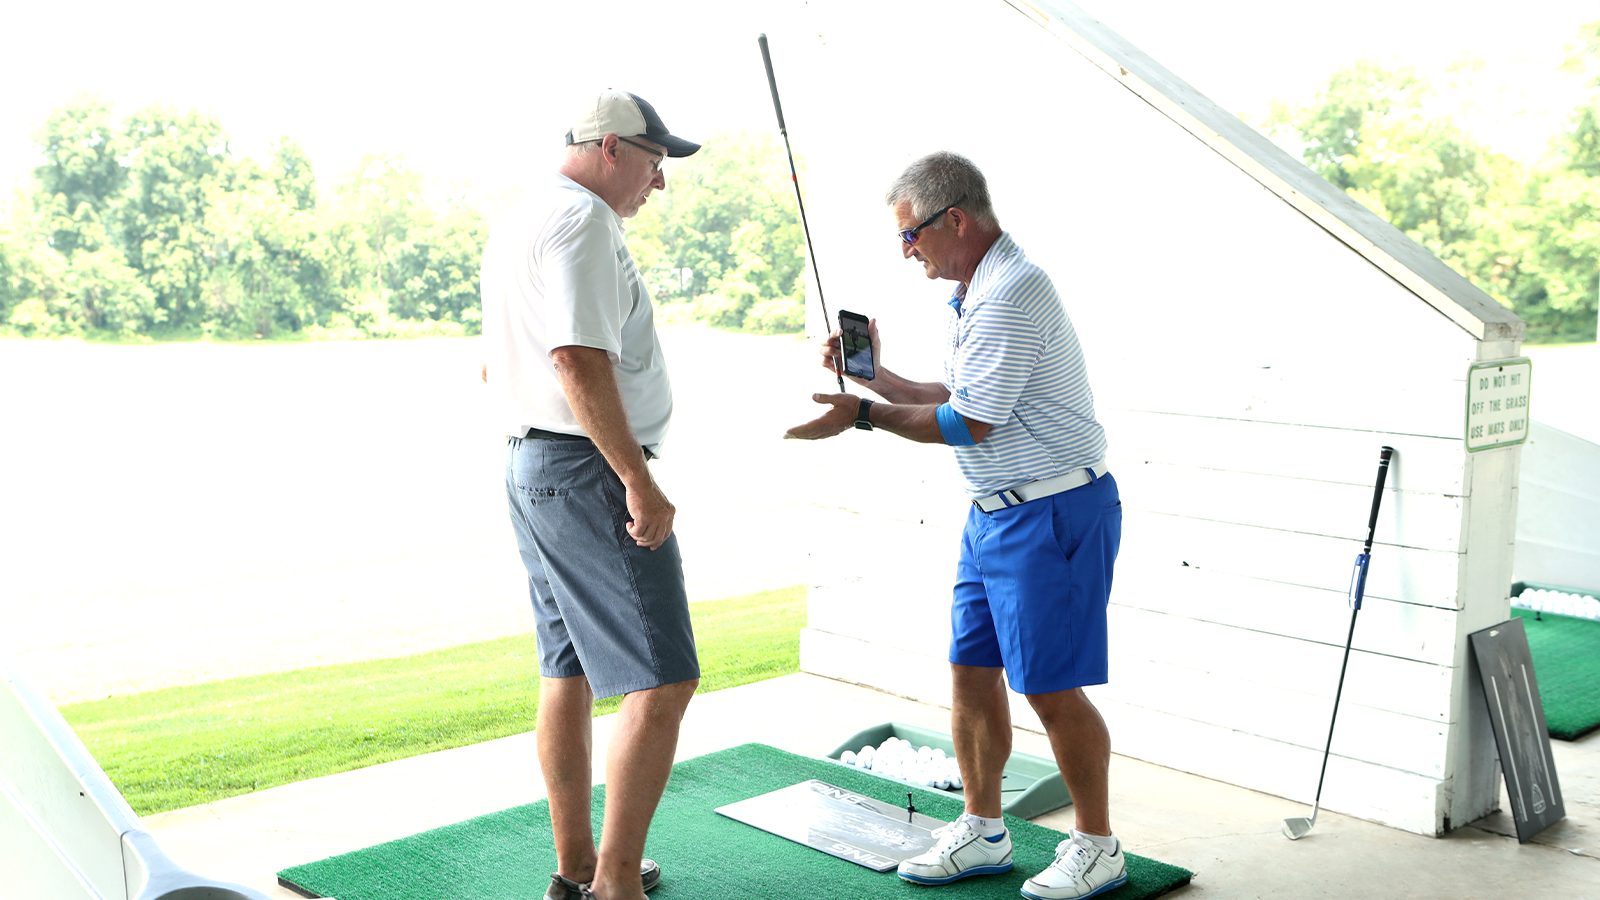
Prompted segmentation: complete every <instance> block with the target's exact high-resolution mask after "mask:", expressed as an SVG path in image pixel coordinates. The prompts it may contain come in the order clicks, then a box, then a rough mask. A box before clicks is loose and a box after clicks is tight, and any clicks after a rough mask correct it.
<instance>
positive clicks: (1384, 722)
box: [1094, 654, 1447, 778]
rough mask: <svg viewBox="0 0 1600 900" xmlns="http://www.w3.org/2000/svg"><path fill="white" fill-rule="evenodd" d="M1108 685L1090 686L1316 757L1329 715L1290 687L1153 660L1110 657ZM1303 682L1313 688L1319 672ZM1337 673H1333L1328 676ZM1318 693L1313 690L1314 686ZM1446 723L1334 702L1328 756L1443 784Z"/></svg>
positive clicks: (1326, 707)
mask: <svg viewBox="0 0 1600 900" xmlns="http://www.w3.org/2000/svg"><path fill="white" fill-rule="evenodd" d="M1112 673H1113V675H1112V679H1111V682H1110V683H1109V684H1106V685H1102V686H1099V687H1096V688H1095V690H1094V695H1095V698H1096V700H1097V701H1098V700H1099V698H1101V697H1104V698H1107V699H1114V700H1117V701H1118V702H1121V703H1126V704H1128V705H1130V706H1138V707H1143V708H1145V709H1150V710H1154V711H1158V712H1164V713H1169V714H1171V715H1174V716H1179V717H1182V718H1184V719H1191V720H1194V721H1196V722H1204V723H1206V724H1209V725H1216V726H1220V727H1223V728H1228V729H1231V730H1234V731H1239V732H1242V733H1245V734H1252V735H1257V736H1259V737H1264V738H1270V739H1272V740H1274V741H1280V742H1283V743H1286V744H1295V745H1297V746H1301V747H1305V748H1308V749H1313V750H1317V751H1319V752H1320V751H1321V750H1322V748H1323V747H1324V745H1325V744H1326V742H1327V740H1328V721H1329V719H1330V718H1332V716H1333V701H1332V699H1331V698H1323V697H1316V696H1312V695H1310V694H1308V693H1307V692H1306V691H1303V690H1299V689H1297V686H1296V685H1294V684H1292V683H1291V684H1288V685H1267V684H1261V683H1258V682H1252V681H1243V680H1240V679H1236V678H1230V677H1227V676H1222V675H1217V674H1214V673H1203V672H1196V671H1194V670H1192V669H1188V668H1184V667H1182V666H1174V665H1168V664H1165V663H1162V662H1159V661H1155V662H1152V661H1147V660H1132V659H1128V658H1125V657H1123V656H1121V655H1120V654H1118V655H1116V656H1115V657H1114V658H1113V660H1112ZM1312 674H1314V675H1315V676H1316V677H1315V678H1313V677H1311V675H1307V676H1306V680H1307V681H1308V682H1318V683H1320V682H1321V681H1322V680H1324V679H1323V678H1322V676H1324V675H1326V674H1328V673H1323V672H1318V673H1312ZM1335 674H1337V673H1335ZM1319 686H1320V684H1319ZM1446 728H1447V726H1446V724H1445V723H1443V722H1440V721H1438V720H1435V719H1419V718H1416V717H1414V716H1407V715H1402V714H1398V713H1393V712H1388V711H1385V710H1378V709H1373V708H1371V707H1366V706H1361V705H1359V704H1356V703H1350V702H1341V703H1340V705H1339V715H1338V722H1337V727H1336V728H1335V729H1334V734H1333V752H1334V753H1337V754H1339V755H1341V756H1347V757H1350V758H1352V759H1361V760H1366V761H1368V762H1372V763H1376V764H1379V765H1383V766H1388V767H1390V768H1393V769H1399V770H1402V771H1407V772H1415V773H1417V774H1419V775H1427V776H1429V777H1432V778H1442V777H1444V761H1445V756H1446V754H1445V745H1446Z"/></svg>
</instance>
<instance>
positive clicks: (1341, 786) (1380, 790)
mask: <svg viewBox="0 0 1600 900" xmlns="http://www.w3.org/2000/svg"><path fill="white" fill-rule="evenodd" d="M1092 693H1093V692H1092V691H1091V694H1092ZM1094 699H1095V705H1096V706H1098V707H1099V709H1100V713H1101V715H1102V716H1104V717H1105V720H1106V725H1107V727H1108V728H1109V729H1110V730H1111V735H1112V738H1111V739H1112V747H1113V749H1114V752H1116V753H1119V754H1121V755H1124V756H1131V757H1134V758H1136V759H1143V760H1146V761H1148V762H1152V763H1156V764H1157V765H1162V766H1167V767H1168V768H1173V769H1177V770H1179V771H1181V772H1191V773H1193V774H1195V775H1200V776H1203V777H1206V778H1213V779H1216V780H1218V781H1222V782H1225V783H1228V784H1236V785H1239V786H1240V787H1246V788H1250V789H1252V790H1257V791H1262V792H1263V793H1268V794H1274V795H1276V796H1279V797H1284V798H1287V799H1289V800H1292V801H1294V802H1296V803H1298V804H1303V805H1304V807H1305V808H1306V809H1305V810H1304V811H1302V810H1294V811H1286V812H1285V815H1304V814H1306V812H1308V811H1309V807H1310V805H1311V801H1312V797H1313V796H1314V795H1315V794H1316V789H1317V774H1318V771H1319V769H1320V767H1321V764H1322V752H1321V749H1320V748H1318V749H1316V750H1311V749H1308V748H1305V747H1299V746H1296V745H1293V744H1285V743H1282V742H1280V741H1274V740H1271V739H1269V738H1263V737H1259V736H1256V735H1248V734H1244V733H1242V732H1238V731H1233V730H1231V729H1228V728H1223V727H1219V726H1216V725H1209V724H1206V723H1204V722H1196V721H1193V720H1190V719H1184V718H1182V717H1179V716H1174V715H1170V714H1167V713H1163V712H1159V711H1156V710H1150V709H1144V708H1141V707H1137V706H1130V705H1128V704H1125V703H1121V702H1120V701H1117V700H1113V699H1110V698H1101V697H1099V696H1098V695H1095V698H1094ZM1443 793H1444V784H1443V782H1442V781H1441V780H1440V779H1436V778H1430V777H1428V776H1426V775H1418V774H1415V773H1411V772H1402V771H1399V770H1396V769H1391V768H1389V767H1387V766H1381V765H1376V764H1373V763H1369V762H1365V761H1361V760H1353V759H1349V758H1347V757H1343V756H1333V757H1330V758H1329V760H1328V772H1327V777H1326V779H1325V780H1324V785H1323V791H1322V807H1323V808H1324V809H1327V810H1332V811H1335V812H1340V813H1344V814H1345V815H1350V816H1355V817H1357V818H1362V819H1368V820H1370V821H1374V822H1378V823H1380V824H1383V825H1388V826H1391V827H1393V828H1401V829H1404V830H1406V831H1411V832H1414V833H1416V834H1425V835H1430V836H1433V835H1438V834H1440V833H1442V831H1443V828H1442V825H1443V822H1442V816H1441V814H1440V812H1439V810H1440V807H1441V804H1442V802H1443V801H1442V794H1443ZM1277 825H1278V823H1277V822H1263V823H1262V831H1263V832H1276V830H1277Z"/></svg>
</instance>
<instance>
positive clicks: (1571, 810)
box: [144, 675, 1600, 900]
mask: <svg viewBox="0 0 1600 900" xmlns="http://www.w3.org/2000/svg"><path fill="white" fill-rule="evenodd" d="M888 721H896V722H903V723H906V724H909V725H917V726H921V727H926V728H932V729H937V730H939V731H944V732H947V731H948V730H949V712H948V711H947V710H944V709H940V708H938V707H933V706H928V705H926V704H921V703H916V702H912V701H909V700H905V699H902V698H899V697H894V696H891V695H888V694H884V693H880V692H878V691H874V690H871V689H868V688H862V687H858V686H855V685H850V684H844V683H841V682H837V681H832V680H829V679H825V678H819V677H816V676H812V675H791V676H787V677H784V678H777V679H773V680H770V681H765V682H760V683H757V684H752V685H747V686H745V687H741V688H735V689H731V690H725V691H719V692H717V693H712V694H706V695H703V696H700V697H697V698H696V699H695V701H694V702H693V703H692V704H691V705H690V707H689V713H688V716H687V718H686V720H685V723H684V728H683V737H682V740H681V741H680V744H679V747H678V758H679V759H687V758H690V757H693V756H698V755H701V754H704V753H710V752H713V751H716V750H720V749H723V748H726V747H730V746H734V745H737V744H742V743H747V742H751V741H758V742H761V743H765V744H770V745H772V746H775V747H780V748H782V749H785V750H789V751H791V752H794V753H801V754H806V755H810V756H822V755H824V754H826V753H827V752H828V751H830V750H832V749H833V747H834V745H835V744H837V743H838V742H839V741H840V740H842V739H843V738H844V737H847V736H849V735H850V734H853V733H854V732H856V731H857V730H859V729H861V728H865V727H867V726H870V725H874V724H877V723H880V722H888ZM610 724H611V722H610V717H605V718H602V719H600V720H597V723H596V729H595V742H596V751H595V752H596V757H597V758H600V756H601V755H602V754H603V753H604V747H605V743H606V738H607V736H608V735H609V729H610ZM1113 739H1115V735H1113ZM1015 749H1016V750H1017V751H1018V752H1022V753H1028V754H1032V755H1036V756H1045V757H1048V756H1049V755H1050V751H1049V746H1048V743H1047V742H1046V741H1045V739H1044V737H1043V736H1042V735H1038V734H1033V733H1029V732H1024V731H1019V732H1017V739H1016V746H1015ZM1553 749H1554V753H1555V759H1556V767H1557V772H1558V775H1559V778H1560V783H1561V788H1562V792H1563V796H1564V799H1565V802H1566V811H1567V818H1566V820H1565V821H1563V822H1561V823H1559V824H1557V825H1555V826H1553V827H1552V828H1550V829H1548V830H1547V831H1545V832H1544V833H1543V834H1541V835H1540V836H1539V837H1538V838H1537V840H1536V841H1534V842H1532V843H1529V844H1521V845H1519V844H1518V843H1517V841H1516V839H1515V837H1514V835H1515V830H1514V827H1513V824H1512V821H1511V818H1510V816H1509V815H1507V814H1504V813H1500V814H1496V815H1493V816H1490V817H1488V818H1486V819H1483V820H1480V821H1479V822H1475V823H1473V824H1472V825H1469V826H1466V827H1463V828H1459V829H1457V830H1456V831H1454V832H1452V833H1451V834H1450V835H1448V836H1447V837H1444V838H1438V839H1435V838H1427V837H1421V836H1418V835H1414V834H1410V833H1407V832H1403V831H1396V830H1394V829H1391V828H1386V827H1384V826H1381V825H1376V824H1373V823H1371V822H1365V821H1362V820H1359V819H1351V818H1348V817H1345V816H1340V815H1337V814H1335V813H1329V812H1327V811H1323V813H1322V814H1321V815H1319V817H1318V819H1317V824H1316V827H1315V828H1314V829H1313V830H1312V832H1311V834H1309V835H1307V836H1306V837H1305V838H1303V839H1301V840H1300V841H1298V842H1290V841H1288V840H1286V839H1285V838H1284V837H1283V836H1282V835H1281V834H1280V833H1279V824H1280V822H1281V820H1282V819H1283V818H1284V817H1286V816H1301V815H1306V814H1307V810H1306V809H1305V808H1304V807H1303V806H1301V805H1299V804H1296V803H1291V802H1289V801H1287V800H1283V799H1281V798H1278V797H1271V796H1267V795H1265V794H1259V793H1256V792H1253V791H1248V790H1244V789H1242V788H1236V787H1232V786H1230V785H1226V784H1222V783H1219V782H1215V781H1210V780H1208V779H1205V778H1199V777H1196V776H1193V775H1187V774H1184V773H1182V772H1177V771H1174V770H1172V769H1165V768H1161V767H1159V766H1154V765H1150V764H1148V763H1144V762H1140V761H1138V760H1134V759H1128V758H1125V757H1120V756H1119V757H1115V758H1114V759H1113V762H1112V770H1111V793H1112V816H1113V822H1114V824H1115V827H1116V831H1117V833H1118V835H1120V836H1121V838H1122V840H1123V842H1124V844H1125V845H1126V846H1127V848H1128V849H1129V850H1131V851H1133V852H1134V853H1138V854H1141V855H1144V856H1149V857H1152V858H1155V859H1159V860H1161V861H1163V862H1168V863H1172V864H1175V865H1180V866H1183V867H1185V868H1187V869H1190V870H1192V871H1193V872H1195V873H1196V874H1195V878H1194V881H1193V883H1192V884H1191V885H1190V886H1188V887H1186V888H1183V889H1181V891H1180V892H1179V893H1178V894H1177V896H1181V897H1193V898H1196V900H1198V898H1202V897H1204V898H1255V897H1271V898H1311V897H1341V898H1348V897H1407V898H1412V900H1428V898H1440V900H1443V898H1450V900H1456V898H1463V897H1517V898H1547V897H1548V898H1558V897H1562V898H1568V897H1570V898H1577V897H1595V896H1600V734H1596V735H1590V736H1589V737H1588V738H1587V739H1585V740H1582V741H1577V742H1573V743H1567V742H1561V741H1557V742H1555V746H1554V748H1553ZM1313 774H1314V773H1310V772H1308V773H1307V778H1311V777H1313ZM543 793H544V790H543V785H542V783H541V781H540V778H539V773H538V763H537V760H536V757H535V753H534V740H533V735H532V734H531V733H530V734H524V735H518V736H515V737H509V738H503V739H500V740H496V741H490V742H488V743H485V744H478V745H475V746H471V747H463V748H460V749H457V750H448V751H444V752H441V753H433V754H429V755H426V756H419V757H414V758H411V759H406V760H400V761H398V762H393V763H388V764H386V765H381V766H373V767H371V768H367V769H361V770H358V771H354V772H346V773H344V774H340V775H332V776H329V777H326V778H318V779H314V780H311V781H304V782H299V783H297V784H291V785H285V786H284V787H280V788H273V789H271V790H265V791H260V792H258V793H255V794H250V795H248V796H243V797H236V798H233V799H230V800H223V801H220V802H217V803H210V804H207V805H205V806H198V807H193V808H190V809H183V810H176V811H173V812H168V813H162V814H160V815H156V816H151V817H149V818H147V819H145V820H144V823H145V826H146V827H147V828H149V829H150V831H151V832H153V833H154V834H155V836H156V838H157V839H158V840H159V841H160V843H161V844H162V846H163V848H164V849H165V850H166V851H167V852H168V853H169V854H171V855H172V856H173V857H174V858H175V859H176V860H177V861H178V862H179V863H181V864H182V865H185V866H187V867H189V868H191V869H194V870H196V871H198V872H202V873H204V874H206V875H208V876H211V877H214V878H218V879H222V880H226V881H233V882H238V883H242V884H246V885H249V886H251V887H254V888H257V889H259V890H262V891H264V892H265V893H267V894H268V895H269V896H272V897H285V898H288V897H295V896H296V895H295V894H293V893H292V892H289V891H287V890H285V889H283V888H280V887H278V886H277V880H276V872H277V871H278V870H279V869H282V868H285V867H288V866H291V865H297V864H299V863H305V862H311V861H314V860H318V859H322V858H324V857H327V856H331V855H334V854H338V853H343V852H346V851H350V850H355V849H359V848H362V847H366V846H370V845H372V844H375V843H379V842H382V841H387V840H392V839H394V838H399V837H405V836H407V835H410V834H414V833H416V832H418V831H422V830H425V829H429V828H434V827H438V826H441V825H447V824H450V823H452V822H457V821H461V820H463V819H467V818H470V817H473V816H476V815H480V814H483V813H488V812H493V811H495V810H500V809H504V808H507V807H510V806H516V805H519V804H523V803H528V802H530V801H533V800H536V799H539V798H540V797H542V796H543ZM1037 821H1039V822H1040V823H1042V824H1044V825H1047V826H1049V827H1052V828H1058V829H1065V828H1067V827H1070V825H1071V824H1072V822H1071V808H1070V807H1068V808H1067V809H1065V810H1057V811H1055V812H1052V813H1048V814H1046V815H1044V816H1042V817H1040V818H1039V819H1038V820H1037ZM668 877H669V878H670V877H671V873H670V871H669V872H668ZM398 900H403V898H398Z"/></svg>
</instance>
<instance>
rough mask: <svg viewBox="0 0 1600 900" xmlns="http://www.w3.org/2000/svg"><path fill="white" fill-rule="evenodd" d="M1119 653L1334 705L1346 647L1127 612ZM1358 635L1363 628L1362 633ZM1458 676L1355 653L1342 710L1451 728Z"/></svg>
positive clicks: (1116, 637)
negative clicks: (1350, 707)
mask: <svg viewBox="0 0 1600 900" xmlns="http://www.w3.org/2000/svg"><path fill="white" fill-rule="evenodd" d="M1108 619H1109V626H1110V628H1111V634H1112V638H1111V640H1112V642H1113V646H1115V647H1116V648H1117V652H1118V653H1119V654H1121V655H1123V656H1124V657H1127V658H1128V659H1130V660H1131V659H1144V660H1149V661H1151V662H1160V663H1164V664H1170V665H1175V666H1182V667H1184V668H1187V669H1193V670H1195V671H1197V672H1202V673H1213V674H1217V675H1223V676H1226V677H1228V678H1233V679H1236V680H1239V681H1248V682H1253V683H1256V684H1265V685H1272V686H1280V687H1282V686H1293V687H1294V688H1295V689H1296V690H1299V691H1302V692H1303V693H1306V694H1308V695H1311V696H1327V697H1330V698H1331V697H1332V696H1333V694H1334V690H1335V688H1336V686H1337V683H1338V678H1339V666H1340V663H1341V660H1342V659H1343V656H1344V642H1343V641H1342V640H1341V641H1340V642H1339V644H1338V645H1337V646H1334V645H1331V644H1322V643H1316V642H1312V641H1301V640H1296V639H1294V638H1288V637H1284V636H1282V635H1275V634H1266V633H1263V632H1258V631H1245V630H1243V629H1239V628H1230V627H1228V626H1225V625H1213V624H1211V623H1207V622H1196V621H1194V620H1193V619H1183V618H1180V617H1177V616H1167V615H1163V614H1161V613H1152V612H1147V611H1145V610H1138V609H1131V608H1129V607H1126V606H1115V605H1114V606H1112V607H1111V609H1110V610H1109V613H1108ZM1357 627H1358V628H1359V621H1358V626H1357ZM1452 672H1453V670H1452V669H1451V668H1447V667H1443V666H1435V665H1429V664H1427V663H1419V662H1415V661H1413V660H1406V659H1397V658H1395V657H1392V656H1383V655H1380V654H1376V653H1367V652H1364V651H1360V650H1353V651H1352V652H1351V654H1350V666H1349V671H1348V673H1347V674H1346V676H1345V684H1344V702H1347V703H1351V704H1354V705H1357V706H1370V707H1372V708H1373V709H1381V710H1387V711H1389V712H1395V713H1401V714H1403V715H1408V716H1414V717H1418V718H1425V719H1429V720H1432V721H1436V722H1447V721H1449V714H1450V698H1451V687H1452V685H1451V677H1452Z"/></svg>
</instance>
